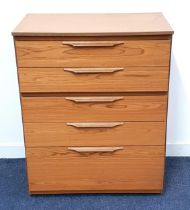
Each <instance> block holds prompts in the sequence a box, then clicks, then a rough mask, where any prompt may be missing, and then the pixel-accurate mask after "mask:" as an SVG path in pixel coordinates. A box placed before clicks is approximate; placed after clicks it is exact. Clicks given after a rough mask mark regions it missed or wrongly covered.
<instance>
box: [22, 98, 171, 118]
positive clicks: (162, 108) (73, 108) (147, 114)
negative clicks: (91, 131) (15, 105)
mask: <svg viewBox="0 0 190 210" xmlns="http://www.w3.org/2000/svg"><path fill="white" fill-rule="evenodd" d="M87 101H89V102H87ZM166 104H167V95H156V96H152V95H146V96H145V95H138V96H134V95H133V96H131V95H128V96H106V97H100V96H98V97H97V96H93V97H64V96H62V97H61V96H60V97H22V108H23V120H24V122H96V121H104V122H106V121H165V119H166Z"/></svg>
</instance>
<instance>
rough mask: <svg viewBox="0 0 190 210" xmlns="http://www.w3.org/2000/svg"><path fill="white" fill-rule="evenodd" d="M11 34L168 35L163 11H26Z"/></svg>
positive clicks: (169, 28)
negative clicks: (105, 12) (116, 12)
mask: <svg viewBox="0 0 190 210" xmlns="http://www.w3.org/2000/svg"><path fill="white" fill-rule="evenodd" d="M12 34H13V36H130V35H171V34H173V30H172V28H171V27H170V25H169V23H168V22H167V21H166V19H165V18H164V16H163V15H162V13H128V14H121V13H120V14H27V15H26V16H25V17H24V19H23V20H22V21H21V23H20V24H19V25H18V26H17V27H16V28H15V30H14V31H13V32H12Z"/></svg>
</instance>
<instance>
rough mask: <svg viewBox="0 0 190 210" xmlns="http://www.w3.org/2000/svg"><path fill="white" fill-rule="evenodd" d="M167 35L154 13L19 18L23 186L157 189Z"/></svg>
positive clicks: (65, 189) (109, 190)
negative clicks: (23, 144)
mask: <svg viewBox="0 0 190 210" xmlns="http://www.w3.org/2000/svg"><path fill="white" fill-rule="evenodd" d="M47 23H48V24H47ZM100 23H101V24H100ZM172 34H173V30H172V29H171V27H170V25H169V24H168V23H167V21H166V20H165V18H164V17H163V15H162V14H161V13H139V14H28V15H27V16H26V17H25V18H24V20H23V21H22V22H21V23H20V24H19V26H18V27H17V28H16V29H15V30H14V31H13V36H14V41H15V51H16V58H17V67H18V77H19V87H20V98H21V104H22V117H23V125H24V136H25V147H26V158H27V172H28V173H27V174H28V182H29V191H30V193H31V194H42V193H43V194H44V193H47V194H53V193H55V194H58V193H59V194H60V193H127V192H128V193H161V192H162V191H163V181H164V160H165V148H166V139H165V136H166V135H165V134H166V123H167V100H168V91H169V89H168V84H169V71H170V54H171V42H172Z"/></svg>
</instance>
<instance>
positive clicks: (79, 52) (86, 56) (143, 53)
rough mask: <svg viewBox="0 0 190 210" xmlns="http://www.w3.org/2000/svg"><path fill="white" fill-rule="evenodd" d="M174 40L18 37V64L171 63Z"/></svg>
mask: <svg viewBox="0 0 190 210" xmlns="http://www.w3.org/2000/svg"><path fill="white" fill-rule="evenodd" d="M170 42H171V41H170V40H124V41H122V40H120V41H118V40H112V41H96V40H94V41H77V40H75V41H64V40H63V41H16V43H15V44H16V53H17V64H18V67H86V68H88V67H121V68H122V67H125V66H167V67H168V66H169V57H170Z"/></svg>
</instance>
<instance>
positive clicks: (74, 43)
mask: <svg viewBox="0 0 190 210" xmlns="http://www.w3.org/2000/svg"><path fill="white" fill-rule="evenodd" d="M123 43H124V42H123V41H65V42H62V44H65V45H70V46H72V47H113V46H116V45H119V44H123Z"/></svg>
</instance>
